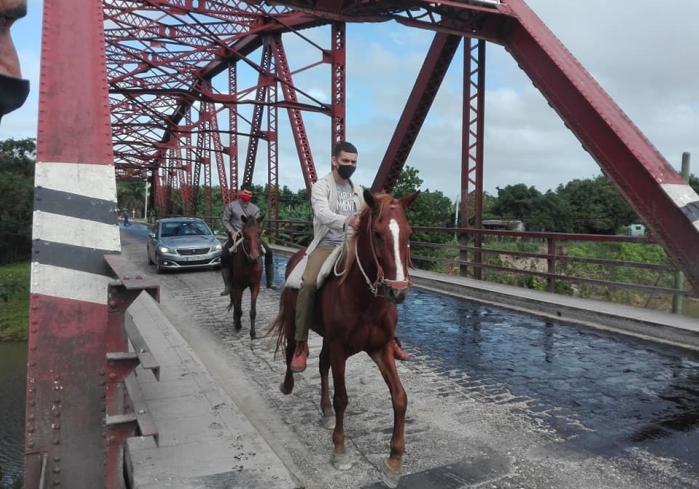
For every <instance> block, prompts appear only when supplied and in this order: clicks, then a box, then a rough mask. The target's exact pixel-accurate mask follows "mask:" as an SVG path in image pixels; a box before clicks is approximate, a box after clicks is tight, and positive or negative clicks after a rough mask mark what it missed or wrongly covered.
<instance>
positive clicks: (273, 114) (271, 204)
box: [267, 83, 279, 219]
mask: <svg viewBox="0 0 699 489" xmlns="http://www.w3.org/2000/svg"><path fill="white" fill-rule="evenodd" d="M277 96H278V94H277V84H276V83H274V84H272V85H270V86H269V89H268V90H267V101H268V102H272V103H273V102H276V101H277ZM277 121H278V111H277V107H276V105H269V106H268V107H267V212H268V215H269V217H270V218H271V219H279V150H278V141H277V135H278V134H279V127H278V124H277Z"/></svg>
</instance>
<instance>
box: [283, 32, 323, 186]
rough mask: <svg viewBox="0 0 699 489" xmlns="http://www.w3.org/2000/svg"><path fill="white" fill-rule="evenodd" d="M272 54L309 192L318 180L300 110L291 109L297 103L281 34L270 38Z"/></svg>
mask: <svg viewBox="0 0 699 489" xmlns="http://www.w3.org/2000/svg"><path fill="white" fill-rule="evenodd" d="M272 52H273V53H274V61H275V68H276V72H277V77H279V81H280V82H281V85H282V92H283V93H284V101H286V102H288V103H289V105H290V106H288V107H287V113H288V114H289V124H290V125H291V132H292V133H293V135H294V142H295V143H296V151H297V153H298V155H299V162H300V163H301V171H303V179H304V181H305V182H306V189H308V190H310V189H311V185H313V183H314V182H315V181H316V180H318V174H317V173H316V168H315V165H314V163H313V154H312V153H311V145H310V143H309V141H308V136H307V135H306V127H305V126H304V124H303V116H302V115H301V110H300V109H295V108H292V106H293V105H295V104H296V103H297V102H298V101H297V98H296V91H295V88H294V82H293V80H292V78H291V70H290V69H289V62H288V61H287V58H286V53H285V52H284V45H283V44H282V36H281V34H276V35H274V36H272Z"/></svg>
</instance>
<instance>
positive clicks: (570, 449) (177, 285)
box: [122, 231, 699, 489]
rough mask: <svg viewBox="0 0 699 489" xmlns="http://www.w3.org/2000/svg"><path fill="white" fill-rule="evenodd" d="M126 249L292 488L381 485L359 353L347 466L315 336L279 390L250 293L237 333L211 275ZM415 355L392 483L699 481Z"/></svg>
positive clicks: (376, 416) (270, 304) (690, 472)
mask: <svg viewBox="0 0 699 489" xmlns="http://www.w3.org/2000/svg"><path fill="white" fill-rule="evenodd" d="M122 246H123V252H124V254H125V255H126V256H127V257H129V258H130V259H131V260H132V261H133V262H134V263H135V264H136V265H137V266H139V267H141V268H142V270H143V271H144V274H146V275H149V276H152V277H154V278H157V280H158V281H159V282H160V283H161V295H162V297H163V300H162V301H163V306H164V309H165V312H166V314H168V315H169V316H170V319H171V321H172V322H173V324H174V325H175V326H176V327H177V328H178V330H180V332H181V334H182V335H183V336H184V337H185V338H186V339H188V340H190V343H191V345H192V347H193V348H194V350H195V351H196V352H197V354H198V355H199V357H200V358H201V360H202V361H203V362H204V364H206V365H207V367H208V368H209V369H210V371H211V372H212V375H214V378H217V379H219V380H220V382H221V383H222V386H223V387H224V389H226V390H227V392H228V393H229V395H231V397H232V398H233V399H234V400H235V401H236V403H237V404H238V405H239V407H240V408H241V410H242V411H243V412H245V413H246V414H247V415H248V416H249V418H250V419H251V421H252V422H253V424H254V425H256V426H257V427H258V429H259V430H260V432H261V433H262V434H263V436H265V437H266V439H267V441H268V443H269V444H270V445H271V446H272V447H273V449H274V450H275V451H276V452H277V454H278V455H279V456H280V458H281V459H282V460H283V461H284V462H285V463H286V464H287V466H288V467H289V469H290V470H291V471H292V473H293V474H294V475H295V476H296V477H297V478H298V481H299V486H300V487H306V488H328V489H330V488H333V489H334V488H338V489H339V488H358V487H372V488H373V487H377V488H378V487H382V486H381V485H380V484H378V481H379V479H380V478H379V472H378V471H377V469H376V467H379V464H380V463H381V459H382V458H383V457H385V456H386V455H387V454H388V449H389V447H388V445H389V440H390V433H391V429H392V418H393V415H392V408H391V401H390V397H389V394H388V391H387V388H386V386H385V384H384V382H383V380H382V379H381V376H380V374H379V372H378V370H377V368H376V367H375V366H374V364H373V363H372V362H371V360H370V359H369V358H368V357H367V356H366V355H356V356H355V357H352V358H351V359H350V360H349V361H348V365H347V379H348V383H347V384H348V394H349V398H350V404H349V406H348V416H347V418H346V434H347V436H348V439H347V440H348V447H349V448H350V450H351V454H352V458H353V461H354V466H353V467H352V468H351V469H350V470H348V471H337V470H335V469H334V468H333V466H332V465H331V464H330V454H331V450H332V440H331V432H330V431H328V430H326V429H325V428H323V427H321V426H320V424H319V420H320V409H319V399H320V386H319V383H320V381H319V374H318V369H317V363H318V354H319V351H320V338H318V337H317V336H312V338H311V341H310V347H311V354H310V359H309V366H308V369H307V370H306V372H304V373H302V374H297V375H296V386H295V389H294V392H293V394H291V395H290V396H284V395H282V394H281V393H280V391H279V389H278V385H279V383H280V382H281V380H282V377H283V373H284V364H283V361H282V358H281V356H279V357H277V358H276V359H275V358H274V351H273V350H274V344H273V340H272V339H271V338H261V339H258V340H255V341H251V340H250V338H249V336H248V320H247V310H248V306H247V304H248V301H249V300H248V298H247V296H246V297H245V299H244V305H245V313H244V315H243V329H242V331H241V332H239V333H238V332H235V331H234V330H233V324H232V322H233V321H232V312H229V311H227V310H226V306H227V303H228V299H227V298H224V297H219V295H218V293H219V291H220V289H221V280H220V277H219V274H218V272H214V271H199V272H182V273H177V274H174V273H168V274H163V275H157V276H156V275H155V274H154V272H153V269H152V268H149V267H148V265H147V263H146V258H145V251H144V250H145V244H144V242H143V237H142V236H137V235H136V234H134V233H133V231H132V232H129V233H122ZM278 300H279V293H278V292H274V291H266V290H265V291H264V292H263V293H262V294H261V297H260V298H259V299H258V317H257V324H258V334H260V333H262V332H264V331H265V330H266V329H267V326H268V324H269V323H270V322H271V320H272V319H273V318H274V316H275V315H276V312H277V307H278ZM417 353H418V354H417V358H416V361H414V362H407V363H401V364H399V372H400V376H401V379H402V381H403V385H404V387H405V389H406V391H407V393H408V400H409V401H408V415H407V422H406V442H407V447H406V454H405V457H404V466H403V473H404V477H403V479H402V480H401V484H400V486H399V487H405V488H409V487H413V488H431V487H435V488H436V487H439V488H445V489H447V488H459V487H486V488H493V489H498V488H503V489H504V488H542V489H543V488H629V489H630V488H663V489H666V488H699V476H698V474H697V473H695V472H694V468H693V467H692V466H690V465H687V464H685V463H683V462H682V461H680V460H678V459H675V458H669V457H661V456H658V455H656V454H653V453H651V452H649V451H646V450H644V449H640V448H631V449H628V450H625V451H623V452H621V453H617V454H614V455H600V454H598V453H595V452H593V451H590V450H586V449H585V448H583V447H580V446H579V445H576V444H575V443H572V441H574V440H573V439H574V438H575V436H576V435H571V434H570V433H571V432H579V431H581V430H584V429H585V427H584V425H583V424H581V422H580V420H579V419H578V418H577V417H576V416H574V415H570V414H569V411H568V410H566V409H560V408H558V407H556V406H542V405H541V403H540V402H538V400H537V399H535V398H531V397H528V396H522V395H516V394H514V393H512V392H511V390H510V389H509V388H508V387H507V385H505V384H504V383H497V382H483V381H482V380H481V379H479V378H477V377H476V376H474V375H472V374H470V373H469V371H467V370H463V369H456V368H446V367H444V366H443V364H442V363H438V362H434V361H433V358H431V356H430V354H429V352H426V351H423V352H417ZM551 419H553V420H555V422H550V420H551ZM156 422H157V420H156ZM557 426H563V427H565V426H575V427H576V428H577V429H576V430H570V429H559V428H558V427H557Z"/></svg>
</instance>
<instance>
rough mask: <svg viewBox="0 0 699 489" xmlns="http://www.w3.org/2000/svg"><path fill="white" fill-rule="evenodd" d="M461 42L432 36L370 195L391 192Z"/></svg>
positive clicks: (438, 35)
mask: <svg viewBox="0 0 699 489" xmlns="http://www.w3.org/2000/svg"><path fill="white" fill-rule="evenodd" d="M460 42H461V37H460V36H454V35H451V34H442V33H438V34H435V36H434V40H433V41H432V45H431V46H430V49H429V51H428V52H427V56H426V57H425V61H424V62H423V64H422V68H421V69H420V73H419V74H418V76H417V80H415V85H414V86H413V90H412V92H411V93H410V96H409V97H408V101H407V102H406V104H405V108H404V109H403V113H402V114H401V116H400V120H399V121H398V125H397V126H396V130H395V131H394V133H393V137H392V138H391V142H390V143H389V145H388V148H387V149H386V154H385V155H384V157H383V161H381V166H380V167H379V170H378V172H377V174H376V178H374V183H373V184H372V186H371V190H372V191H374V192H380V191H382V190H385V191H388V192H390V191H391V190H392V189H393V186H394V185H395V184H396V181H397V180H398V177H399V176H400V173H401V171H402V170H403V165H405V161H406V160H407V159H408V155H409V154H410V150H411V149H412V147H413V143H415V139H417V135H418V134H419V133H420V128H422V123H423V122H425V118H426V117H427V113H428V112H429V110H430V107H431V106H432V102H433V101H434V97H435V96H436V95H437V90H439V87H440V85H441V84H442V80H443V79H444V75H446V73H447V69H448V68H449V64H450V63H451V60H452V58H453V57H454V53H456V48H457V47H459V43H460Z"/></svg>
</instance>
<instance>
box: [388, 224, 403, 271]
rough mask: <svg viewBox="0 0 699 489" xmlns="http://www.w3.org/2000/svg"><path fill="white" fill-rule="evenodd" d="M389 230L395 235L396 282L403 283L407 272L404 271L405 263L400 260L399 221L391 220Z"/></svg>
mask: <svg viewBox="0 0 699 489" xmlns="http://www.w3.org/2000/svg"><path fill="white" fill-rule="evenodd" d="M388 229H390V230H391V234H392V235H393V257H394V258H395V260H396V280H398V281H403V280H405V271H404V269H403V262H402V261H401V259H400V249H399V244H400V239H399V236H400V226H399V225H398V221H396V220H395V219H391V221H390V222H389V223H388Z"/></svg>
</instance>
